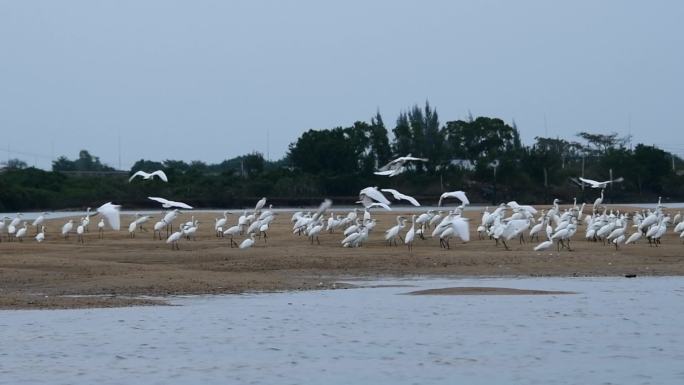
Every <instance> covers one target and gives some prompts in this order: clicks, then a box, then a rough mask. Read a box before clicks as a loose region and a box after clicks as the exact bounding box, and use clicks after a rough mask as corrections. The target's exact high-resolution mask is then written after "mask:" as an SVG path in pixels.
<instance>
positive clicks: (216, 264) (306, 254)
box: [0, 210, 684, 309]
mask: <svg viewBox="0 0 684 385" xmlns="http://www.w3.org/2000/svg"><path fill="white" fill-rule="evenodd" d="M420 212H422V210H421V211H420ZM340 214H342V213H340ZM345 214H346V213H345ZM397 214H398V213H397V212H391V213H385V212H383V213H375V214H374V217H376V218H378V220H379V223H378V226H377V227H376V229H375V231H374V232H373V233H371V236H370V240H369V242H367V243H366V244H365V245H364V246H363V247H361V248H355V249H350V248H343V247H341V245H340V240H341V239H342V238H343V235H342V234H341V233H340V232H337V233H334V234H327V233H326V234H322V235H321V236H320V242H321V244H320V245H318V244H315V243H314V244H313V245H311V243H310V240H308V239H307V238H306V237H304V236H297V235H293V234H292V231H291V227H292V225H291V223H290V216H291V214H288V213H283V214H279V215H278V216H277V218H276V220H275V222H273V223H272V224H271V230H270V231H269V233H268V240H267V242H265V241H264V240H263V239H261V240H257V243H256V245H255V247H253V248H251V249H247V250H239V249H237V248H231V247H230V242H229V240H228V238H227V237H226V238H217V237H216V236H215V235H214V232H213V224H214V218H215V217H216V216H218V215H219V214H216V213H198V214H197V215H196V216H197V217H198V219H199V221H200V228H199V231H198V235H197V240H196V241H194V240H185V239H184V240H182V241H181V243H180V251H172V250H171V248H170V247H169V245H167V244H166V243H165V242H164V241H159V240H153V239H152V231H151V227H152V224H148V225H147V226H146V227H148V228H150V231H149V232H147V233H145V232H143V233H140V232H138V233H137V234H136V237H135V238H129V236H128V232H127V231H125V230H124V231H120V232H113V231H111V230H108V231H106V232H105V234H104V239H98V234H97V228H96V223H97V221H98V220H97V219H96V218H97V217H95V218H94V220H93V221H92V222H91V226H90V227H91V228H90V233H88V234H87V235H86V239H85V244H78V243H77V241H76V235H75V234H72V235H71V236H70V237H69V239H68V240H64V239H62V238H61V237H59V230H60V229H61V227H62V224H63V223H65V221H66V220H64V219H59V220H51V221H48V223H47V228H48V229H47V240H46V241H45V242H44V243H41V244H38V243H36V242H35V241H34V240H33V233H34V231H35V230H33V229H30V231H29V232H30V234H31V237H30V238H28V239H26V240H24V242H7V240H6V236H5V237H3V239H2V243H0V308H4V309H8V308H10V309H25V308H77V307H109V306H126V305H136V304H142V305H147V304H158V303H160V302H159V300H155V299H139V298H130V297H137V296H152V297H163V296H168V295H179V294H214V293H244V292H264V291H265V292H269V291H281V290H311V289H322V288H333V287H336V288H340V287H343V286H342V285H340V284H339V283H338V282H339V281H340V280H345V279H349V278H357V277H361V278H370V279H373V278H381V277H387V276H394V277H396V276H413V275H428V276H624V275H626V274H636V275H637V276H640V275H656V276H658V275H684V245H682V242H681V240H680V239H679V238H678V237H677V236H676V235H675V234H671V233H668V234H667V236H665V237H664V238H663V240H662V245H661V247H657V248H656V247H650V246H649V245H648V243H647V242H645V241H643V240H642V241H641V242H640V243H639V244H636V245H629V246H624V247H621V248H620V250H617V251H616V250H615V248H614V247H613V246H604V245H602V244H601V243H594V242H587V241H585V240H583V235H584V232H585V229H584V227H583V226H580V228H579V230H578V232H577V234H576V235H575V237H574V240H573V241H572V242H571V247H572V248H573V251H572V252H569V251H567V250H561V251H560V252H557V251H555V249H554V250H549V251H544V252H535V251H533V250H532V248H533V247H534V245H535V244H536V243H537V242H536V241H535V242H533V243H526V244H522V245H521V244H519V243H518V241H517V240H515V241H511V242H509V246H510V247H511V249H512V250H510V251H507V250H505V249H504V248H503V247H502V246H499V247H496V246H495V243H494V241H492V240H488V239H487V240H478V239H477V234H476V233H475V229H476V228H477V224H479V222H480V213H479V212H467V213H466V214H467V216H468V217H470V218H471V224H470V228H471V231H472V236H471V241H470V242H469V243H466V244H463V243H461V242H459V241H457V240H452V242H451V249H450V250H445V249H442V248H440V247H439V241H438V240H435V239H431V238H427V239H426V240H420V239H418V240H416V242H415V246H414V250H413V253H409V252H408V250H407V249H406V247H405V246H403V245H400V246H399V247H387V246H386V244H385V242H384V241H383V239H382V236H383V233H384V230H385V229H387V228H389V227H391V226H393V225H394V224H395V217H396V215H397ZM238 215H239V212H237V211H236V215H231V216H230V217H229V222H230V223H234V222H237V216H238ZM131 220H132V216H126V215H124V216H122V228H124V229H125V228H127V225H128V223H129V222H130V221H131ZM182 220H183V221H187V220H190V215H189V214H185V215H183V216H182ZM408 226H410V224H409V225H407V228H406V229H404V230H403V231H402V234H403V233H405V231H406V230H408ZM671 229H672V226H671V227H670V229H669V231H671ZM628 232H631V230H628ZM242 239H243V238H242V237H239V239H236V241H237V242H238V243H239V242H241V241H242ZM73 296H86V297H73ZM162 303H163V302H162Z"/></svg>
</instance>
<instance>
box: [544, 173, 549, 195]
mask: <svg viewBox="0 0 684 385" xmlns="http://www.w3.org/2000/svg"><path fill="white" fill-rule="evenodd" d="M548 201H549V173H548V171H547V170H546V167H544V202H548Z"/></svg>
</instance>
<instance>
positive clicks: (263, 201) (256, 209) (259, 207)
mask: <svg viewBox="0 0 684 385" xmlns="http://www.w3.org/2000/svg"><path fill="white" fill-rule="evenodd" d="M265 204H266V197H263V198H261V199H259V201H258V202H257V204H256V206H254V212H257V211H259V210H261V208H262V207H264V205H265Z"/></svg>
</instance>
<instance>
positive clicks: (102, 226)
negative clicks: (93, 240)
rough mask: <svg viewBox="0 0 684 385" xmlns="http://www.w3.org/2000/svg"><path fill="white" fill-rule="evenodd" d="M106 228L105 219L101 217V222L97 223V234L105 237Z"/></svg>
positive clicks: (99, 236)
mask: <svg viewBox="0 0 684 385" xmlns="http://www.w3.org/2000/svg"><path fill="white" fill-rule="evenodd" d="M104 229H105V221H104V218H102V219H100V222H98V223H97V236H98V238H100V239H102V238H104Z"/></svg>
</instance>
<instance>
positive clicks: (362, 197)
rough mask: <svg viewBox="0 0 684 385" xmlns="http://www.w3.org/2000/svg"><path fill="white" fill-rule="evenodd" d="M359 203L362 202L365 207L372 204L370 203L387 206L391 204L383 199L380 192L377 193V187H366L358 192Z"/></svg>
mask: <svg viewBox="0 0 684 385" xmlns="http://www.w3.org/2000/svg"><path fill="white" fill-rule="evenodd" d="M359 201H360V202H362V203H363V204H364V206H365V207H367V206H369V205H370V204H371V203H373V202H372V201H376V202H379V203H384V204H386V205H387V206H389V205H390V204H391V203H390V201H389V200H387V198H385V196H384V195H382V193H381V192H380V191H378V188H377V187H366V188H364V189H363V190H361V191H359ZM366 203H367V204H366Z"/></svg>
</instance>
